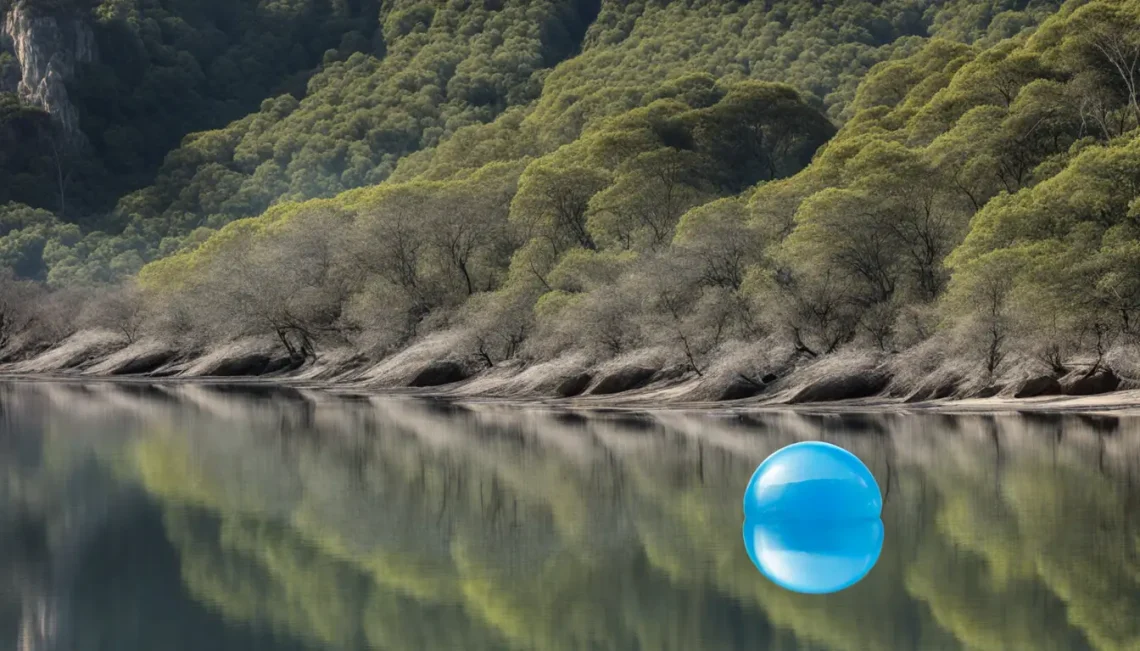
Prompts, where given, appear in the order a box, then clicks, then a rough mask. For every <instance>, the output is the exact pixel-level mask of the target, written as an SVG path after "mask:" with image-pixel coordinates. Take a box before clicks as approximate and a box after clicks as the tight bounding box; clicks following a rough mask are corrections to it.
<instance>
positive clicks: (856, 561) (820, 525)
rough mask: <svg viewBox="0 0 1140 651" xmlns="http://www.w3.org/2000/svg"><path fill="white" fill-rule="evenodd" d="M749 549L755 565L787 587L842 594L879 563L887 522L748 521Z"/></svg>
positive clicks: (812, 591) (776, 582)
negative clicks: (884, 524)
mask: <svg viewBox="0 0 1140 651" xmlns="http://www.w3.org/2000/svg"><path fill="white" fill-rule="evenodd" d="M744 548H745V549H747V550H748V557H749V558H751V559H752V563H753V565H755V566H756V568H757V569H759V570H760V571H761V572H762V573H763V574H764V576H766V577H768V578H769V579H771V580H772V582H773V583H775V584H776V585H778V586H780V587H781V588H786V589H788V590H792V591H794V592H803V593H806V594H826V593H829V592H838V591H839V590H843V589H844V588H848V587H851V586H852V585H855V584H856V583H858V582H859V581H860V580H861V579H862V578H863V577H865V576H867V573H868V572H870V571H871V568H872V567H874V566H875V563H876V562H878V560H879V552H881V551H882V550H883V521H882V520H880V519H879V518H875V519H873V520H852V521H840V522H809V521H795V520H784V521H771V522H759V523H757V522H752V521H751V520H746V521H745V522H744Z"/></svg>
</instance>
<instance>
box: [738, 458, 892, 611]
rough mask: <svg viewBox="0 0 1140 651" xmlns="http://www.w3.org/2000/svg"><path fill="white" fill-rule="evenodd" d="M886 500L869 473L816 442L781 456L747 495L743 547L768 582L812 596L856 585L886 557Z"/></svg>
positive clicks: (759, 472)
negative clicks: (884, 512)
mask: <svg viewBox="0 0 1140 651" xmlns="http://www.w3.org/2000/svg"><path fill="white" fill-rule="evenodd" d="M882 511H883V498H882V495H881V493H880V492H879V484H878V483H877V482H876V481H875V478H874V476H872V475H871V471H870V470H868V469H867V466H866V465H864V464H863V462H862V461H860V460H859V458H858V457H856V456H855V455H853V454H851V453H850V452H848V451H847V450H844V449H843V448H840V447H837V446H834V445H831V444H830V443H821V442H817V441H811V442H805V443H796V444H794V445H789V446H788V447H785V448H783V449H781V450H778V451H776V452H775V453H774V454H772V455H771V456H770V457H768V458H767V459H765V460H764V463H762V464H760V467H759V468H757V469H756V472H755V473H753V475H752V479H751V480H750V481H749V482H748V488H747V489H746V490H745V493H744V517H745V519H744V547H745V549H746V550H747V551H748V557H749V558H751V559H752V563H753V564H754V565H755V566H756V567H757V569H759V570H760V572H761V573H763V574H764V576H766V577H768V578H769V579H771V580H772V581H773V582H775V583H776V584H777V585H779V586H781V587H783V588H786V589H788V590H793V591H795V592H803V593H808V594H825V593H829V592H837V591H839V590H843V589H844V588H847V587H850V586H851V585H853V584H855V583H856V582H858V581H859V580H860V579H862V578H863V577H864V576H866V575H867V573H868V572H870V571H871V568H872V567H874V566H875V563H876V562H877V561H878V560H879V554H880V553H881V552H882V549H883V522H882V520H881V519H880V515H881V514H882Z"/></svg>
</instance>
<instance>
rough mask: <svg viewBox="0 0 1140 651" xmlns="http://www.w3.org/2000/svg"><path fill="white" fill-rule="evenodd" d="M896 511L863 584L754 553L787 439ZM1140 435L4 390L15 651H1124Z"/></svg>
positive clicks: (1137, 581) (1138, 640)
mask: <svg viewBox="0 0 1140 651" xmlns="http://www.w3.org/2000/svg"><path fill="white" fill-rule="evenodd" d="M808 439H822V440H827V441H830V442H832V443H835V444H838V445H841V446H843V447H845V448H848V449H850V450H852V451H853V452H855V453H856V454H858V455H859V456H860V457H861V458H862V459H863V460H864V461H865V462H867V464H868V465H869V466H870V467H871V469H872V471H873V472H874V474H875V476H876V479H877V481H878V482H879V485H880V486H881V487H882V488H883V491H884V493H885V505H884V511H883V522H884V524H885V526H886V543H885V545H884V547H883V551H882V557H881V559H880V560H879V562H878V564H877V565H876V567H875V568H874V569H873V570H872V571H871V573H870V574H869V575H868V576H867V578H866V579H864V580H863V581H862V582H860V583H858V584H857V585H855V586H854V587H852V588H850V589H848V590H846V591H843V592H840V593H837V594H833V595H826V596H809V595H796V594H792V593H789V592H786V591H784V590H782V589H780V588H778V587H776V586H775V585H773V584H771V583H770V582H768V581H767V580H766V579H764V578H763V577H762V576H760V574H759V573H758V572H757V571H756V569H755V568H753V566H752V564H751V563H750V562H749V560H748V557H747V555H746V553H745V551H744V548H743V545H742V544H741V538H740V531H741V529H740V527H741V522H742V515H741V510H740V498H741V494H742V491H743V487H744V485H745V484H746V482H747V480H748V477H749V475H750V474H751V472H752V471H753V470H754V469H755V467H756V465H757V464H758V463H759V462H760V461H762V460H763V459H764V458H765V457H766V456H767V455H768V454H769V453H771V452H773V451H774V450H776V449H778V448H779V447H782V446H784V445H787V444H789V443H792V442H795V441H799V440H808ZM1138 469H1140V418H1112V417H1085V416H1076V415H1066V416H1059V415H1058V416H1042V415H1016V414H1009V415H997V416H960V417H951V416H944V415H935V414H911V415H907V414H879V415H868V416H864V415H844V416H836V415H827V416H820V415H808V414H793V413H778V414H753V415H748V416H742V415H738V414H737V415H734V414H727V413H720V414H713V413H699V412H677V411H660V412H646V413H640V414H630V413H615V412H609V413H600V414H593V415H591V414H586V413H569V412H560V411H556V410H551V409H547V408H519V407H507V406H501V405H500V406H492V405H478V406H471V407H460V406H455V405H449V404H446V403H440V402H430V401H422V400H415V399H401V398H388V399H380V398H374V399H362V398H354V399H342V398H337V397H334V396H330V395H324V394H320V393H305V392H299V391H294V390H277V389H268V388H265V387H251V386H248V385H247V386H240V385H239V386H228V387H227V386H220V385H218V386H209V385H167V386H150V385H143V384H111V383H97V384H90V385H80V384H70V383H57V384H53V383H8V384H0V649H9V648H12V649H18V650H20V651H33V650H34V651H42V650H48V649H53V650H55V649H58V650H60V651H70V650H76V651H85V650H95V649H99V650H102V649H108V650H110V649H113V650H115V651H136V650H138V651H141V650H149V649H164V650H167V651H176V650H182V649H186V650H190V649H205V648H208V649H213V650H217V651H239V650H242V651H244V650H247V649H255V650H256V649H289V650H292V649H297V650H301V649H306V650H314V651H324V650H334V649H335V650H341V649H345V650H355V649H361V650H363V649H369V650H380V649H384V650H389V651H411V650H413V649H414V650H424V649H468V650H478V649H519V650H529V649H542V650H551V651H554V650H563V649H565V650H571V649H573V650H585V649H590V650H595V649H596V650H613V651H625V650H629V649H663V650H668V649H677V650H682V649H684V650H689V651H691V650H701V649H742V650H743V649H749V650H754V649H779V650H806V649H813V650H814V649H833V650H836V651H862V650H879V649H892V650H893V649H1033V650H1035V651H1038V650H1044V649H1098V650H1104V651H1109V650H1116V649H1134V648H1137V647H1138V646H1140V617H1137V616H1136V614H1137V613H1140V510H1138V508H1137V506H1138V505H1140V486H1138V473H1137V470H1138Z"/></svg>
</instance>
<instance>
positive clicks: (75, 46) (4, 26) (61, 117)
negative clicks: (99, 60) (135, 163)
mask: <svg viewBox="0 0 1140 651" xmlns="http://www.w3.org/2000/svg"><path fill="white" fill-rule="evenodd" d="M4 51H6V52H8V53H10V55H13V56H14V57H15V60H16V63H17V69H18V71H19V75H18V76H19V78H18V80H16V79H15V78H16V75H4V76H7V77H9V78H8V79H6V80H5V79H0V91H8V92H12V91H15V92H16V93H18V94H19V96H20V98H21V99H22V100H23V101H25V102H27V103H29V104H32V105H35V106H39V107H41V108H43V109H44V110H45V111H47V112H48V113H50V114H51V116H52V119H53V120H54V121H55V123H56V124H57V125H58V126H59V127H60V130H61V131H62V132H63V133H64V134H65V137H66V139H67V140H68V141H69V143H70V144H71V145H78V144H80V143H82V142H83V140H84V138H83V134H82V132H81V131H80V130H79V115H78V112H77V111H76V109H75V106H74V105H73V104H72V103H71V101H70V99H68V96H67V86H66V85H67V81H68V80H70V79H71V77H72V76H73V75H75V72H76V68H77V67H78V65H79V64H80V63H85V62H89V61H92V60H94V58H95V36H94V34H93V32H92V31H91V27H90V25H89V24H88V23H87V21H86V20H85V19H84V18H83V17H80V16H68V15H49V14H41V13H37V12H36V11H35V10H33V9H31V8H30V7H29V6H28V3H27V2H26V0H17V1H16V2H15V3H14V4H13V5H12V7H11V9H10V10H9V11H8V12H7V13H6V14H5V15H3V16H0V52H4ZM13 82H15V87H14V88H12V87H11V86H12V84H13ZM4 86H8V87H4Z"/></svg>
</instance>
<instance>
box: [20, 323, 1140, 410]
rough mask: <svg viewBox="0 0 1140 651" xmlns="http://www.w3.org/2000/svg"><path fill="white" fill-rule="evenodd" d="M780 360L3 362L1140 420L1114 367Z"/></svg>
mask: <svg viewBox="0 0 1140 651" xmlns="http://www.w3.org/2000/svg"><path fill="white" fill-rule="evenodd" d="M768 359H769V360H776V361H768V362H763V361H759V362H758V361H756V360H755V358H753V359H748V358H743V359H732V360H729V361H728V362H726V363H724V364H722V365H721V366H719V367H717V368H715V369H713V368H708V369H705V373H703V374H702V373H694V372H692V371H691V370H689V368H688V367H686V366H685V365H684V364H683V363H679V362H678V361H677V360H676V359H673V358H670V357H669V356H668V355H666V354H662V353H661V352H660V351H654V350H643V351H635V352H634V353H632V354H628V355H625V356H622V357H618V358H613V359H608V360H597V359H590V358H588V357H584V356H582V355H580V354H577V353H565V354H563V355H562V356H560V357H557V358H555V359H551V360H546V361H534V362H530V363H524V362H523V361H521V360H514V361H512V362H510V363H500V364H499V365H495V366H490V367H488V366H480V365H478V364H477V363H473V362H472V361H471V360H469V359H463V358H461V357H456V356H455V354H454V352H453V349H452V346H450V345H448V342H446V341H443V340H431V339H428V340H424V341H421V342H418V343H417V344H413V345H412V346H410V347H408V348H406V349H404V350H402V351H399V352H397V353H395V354H393V355H390V356H388V357H386V358H383V359H379V360H375V359H369V358H367V357H365V356H364V355H362V354H360V352H359V351H357V350H353V349H349V348H342V349H330V350H328V351H327V352H324V353H322V354H321V355H320V356H319V357H318V358H316V359H310V360H306V361H304V362H300V361H299V360H296V359H293V358H290V357H288V356H286V354H285V352H284V351H282V350H281V349H280V347H279V345H278V344H277V343H276V342H274V341H273V340H267V339H257V338H247V339H242V340H235V341H231V342H229V343H226V344H223V345H219V346H215V347H212V348H206V349H201V348H195V349H193V350H188V349H186V348H181V347H179V346H176V345H172V344H170V343H167V342H161V341H157V340H152V339H147V340H139V341H135V342H134V343H130V344H128V343H125V342H123V341H122V340H121V339H119V338H117V337H116V335H115V334H114V333H110V332H106V331H82V332H80V333H77V334H76V335H73V336H72V337H70V338H68V339H66V340H64V341H62V342H60V343H59V344H57V345H56V346H53V347H51V348H49V349H46V350H41V351H39V352H37V353H35V354H32V355H29V356H27V357H24V358H22V359H17V360H9V361H7V362H6V363H3V364H0V381H6V382H61V383H69V384H94V383H117V384H122V385H159V386H163V385H165V386H179V385H197V386H211V385H213V386H220V385H229V386H234V387H240V386H246V387H281V388H284V389H294V390H301V391H320V392H323V393H326V394H329V395H343V396H354V397H364V396H369V397H373V396H393V397H409V398H425V399H435V400H445V401H448V402H451V403H456V404H466V405H481V404H495V405H508V406H522V407H537V408H546V409H555V410H568V411H600V410H607V411H622V412H633V411H646V410H667V411H693V412H709V413H712V412H715V413H727V414H732V413H737V414H747V413H762V412H788V411H793V412H797V413H817V414H827V413H836V414H842V413H859V412H863V413H869V412H875V413H891V412H894V413H923V412H927V413H939V414H956V413H958V414H971V413H973V414H977V413H993V414H996V413H1027V412H1028V413H1033V412H1039V413H1044V412H1054V413H1089V414H1094V413H1095V414H1137V415H1140V381H1137V380H1134V379H1129V378H1127V377H1119V376H1117V375H1116V374H1115V373H1114V372H1113V371H1112V370H1110V369H1107V367H1106V369H1105V370H1101V371H1098V372H1097V374H1096V375H1095V376H1093V377H1092V378H1091V379H1092V380H1093V381H1095V382H1096V383H1094V384H1092V385H1091V386H1090V384H1089V382H1088V380H1089V379H1090V377H1089V376H1088V374H1087V373H1084V372H1083V371H1081V370H1077V369H1079V366H1074V367H1073V369H1074V370H1072V371H1071V372H1070V374H1069V375H1068V376H1066V377H1058V376H1050V375H1043V374H1042V372H1041V369H1039V368H1032V367H1017V366H1014V367H1011V369H1009V370H1007V371H1006V372H1005V374H1004V375H1002V376H1001V377H991V378H989V379H984V378H982V377H980V376H979V375H978V374H977V373H973V374H971V373H970V372H968V369H967V370H963V369H962V368H960V367H959V368H956V369H955V368H950V369H947V368H946V367H938V366H928V367H924V368H918V369H915V368H912V367H907V366H905V365H904V364H902V363H901V362H900V358H899V357H891V356H886V355H881V354H878V355H877V354H874V353H870V352H867V351H849V352H846V353H836V354H834V355H832V356H827V357H823V358H819V359H813V360H806V361H804V360H800V361H798V362H797V361H796V360H794V359H791V360H789V359H788V358H786V357H781V356H779V355H775V354H773V355H769V356H768ZM1106 379H1107V380H1109V381H1110V383H1109V384H1108V385H1105V384H1104V382H1103V381H1104V380H1106Z"/></svg>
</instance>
